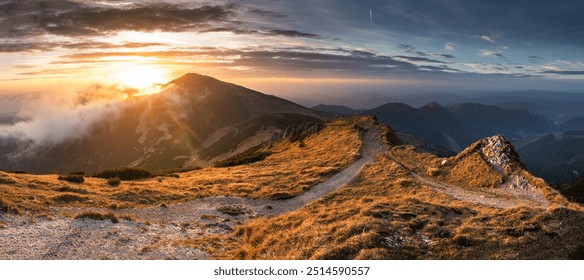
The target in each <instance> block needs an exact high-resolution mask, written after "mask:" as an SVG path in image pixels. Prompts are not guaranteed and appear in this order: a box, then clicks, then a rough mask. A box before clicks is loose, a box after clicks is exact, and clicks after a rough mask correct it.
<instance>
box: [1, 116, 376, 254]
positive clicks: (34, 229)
mask: <svg viewBox="0 0 584 280" xmlns="http://www.w3.org/2000/svg"><path fill="white" fill-rule="evenodd" d="M364 129H365V132H364V133H363V137H362V138H363V147H362V150H361V155H362V157H361V158H360V159H359V160H357V161H355V162H354V163H352V164H351V165H350V166H348V167H347V168H346V169H344V170H343V171H341V172H339V173H337V174H336V175H334V176H332V177H331V178H329V179H328V180H326V181H325V182H322V183H320V184H317V185H316V186H314V187H313V188H311V189H310V190H308V191H306V192H305V193H303V194H302V195H300V196H297V197H294V198H291V199H287V200H279V201H268V200H258V199H249V198H238V197H209V198H203V199H197V200H193V201H190V202H185V203H179V204H174V205H169V206H168V207H164V208H162V207H151V208H142V209H120V210H115V211H114V212H115V214H119V215H124V214H131V215H133V216H135V217H136V219H135V220H136V221H129V220H124V219H121V220H120V222H119V223H112V222H111V221H108V220H106V221H96V220H89V219H82V220H80V219H70V218H64V217H60V216H59V217H56V218H52V219H40V220H36V221H30V220H28V219H27V218H24V217H20V216H10V217H6V216H0V221H1V222H3V223H4V224H6V227H5V228H4V229H0V259H204V258H208V255H207V254H206V253H205V252H203V251H200V250H196V249H192V248H188V247H182V246H179V245H177V244H173V241H174V240H180V239H186V238H194V237H202V236H206V235H214V234H219V233H227V232H230V231H232V227H233V226H235V225H238V224H242V223H243V222H245V221H247V220H249V219H251V218H254V217H258V216H267V215H279V214H283V213H286V212H289V211H293V210H296V209H298V208H300V207H303V206H304V205H306V204H308V203H311V202H313V201H315V200H317V199H319V198H321V197H323V196H325V195H326V194H329V193H331V192H333V191H335V190H337V189H338V188H340V187H343V186H345V185H346V184H347V183H349V182H350V181H351V180H352V179H353V178H355V176H357V175H358V174H359V172H360V171H361V169H362V168H363V167H364V166H365V165H366V164H368V163H371V162H373V159H374V158H375V156H376V155H379V154H381V153H383V152H384V151H385V146H384V144H383V141H382V139H381V136H380V132H379V129H378V128H377V127H375V126H368V127H364ZM84 210H86V211H87V210H101V211H104V212H112V210H109V209H84ZM229 212H230V213H229Z"/></svg>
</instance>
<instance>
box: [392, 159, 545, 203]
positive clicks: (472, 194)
mask: <svg viewBox="0 0 584 280" xmlns="http://www.w3.org/2000/svg"><path fill="white" fill-rule="evenodd" d="M385 156H386V158H388V159H389V160H391V161H392V162H395V163H396V164H398V165H399V166H401V167H402V168H403V169H405V170H406V171H407V172H408V173H409V174H410V175H411V176H412V177H413V178H414V179H416V180H417V181H418V182H420V183H422V184H424V185H426V186H428V187H430V188H431V189H433V190H436V191H439V192H441V193H444V194H447V195H449V196H451V197H453V198H455V199H458V200H462V201H466V202H470V203H474V204H482V205H485V206H489V207H493V208H501V209H507V208H513V207H517V206H520V205H524V206H530V207H541V208H546V207H547V206H548V201H547V200H546V199H545V198H544V197H543V195H542V194H541V193H539V192H537V193H536V192H533V191H529V190H521V189H511V188H510V187H509V186H508V184H507V183H504V184H502V185H501V186H500V187H498V188H493V189H481V190H480V191H473V190H469V189H466V188H463V187H460V186H456V185H452V184H447V183H443V182H437V181H435V180H431V179H429V178H424V177H422V176H420V175H418V174H417V173H415V172H414V171H413V170H410V169H408V168H407V167H406V166H405V165H403V164H402V163H400V162H399V161H398V160H396V159H394V158H392V157H390V156H388V155H385ZM499 172H500V173H501V174H502V175H504V176H505V177H506V181H508V180H510V178H509V177H508V176H507V175H505V174H504V172H502V171H499Z"/></svg>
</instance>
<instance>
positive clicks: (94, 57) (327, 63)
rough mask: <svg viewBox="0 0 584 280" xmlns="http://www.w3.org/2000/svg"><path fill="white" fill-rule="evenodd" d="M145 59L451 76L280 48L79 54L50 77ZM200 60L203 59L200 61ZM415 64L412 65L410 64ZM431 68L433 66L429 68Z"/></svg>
mask: <svg viewBox="0 0 584 280" xmlns="http://www.w3.org/2000/svg"><path fill="white" fill-rule="evenodd" d="M130 56H137V57H138V56H139V57H148V58H156V59H157V60H158V61H159V62H160V63H164V62H165V61H166V62H168V63H171V64H174V65H176V64H177V61H181V63H182V64H181V65H185V66H187V65H190V66H205V67H220V68H229V67H245V68H246V69H249V70H248V72H256V73H257V72H261V73H267V74H271V73H274V71H277V72H306V71H314V72H319V71H320V72H322V73H323V75H327V74H330V73H336V74H339V73H344V74H347V75H362V74H368V75H383V74H388V73H416V72H428V71H434V72H455V71H456V70H454V69H451V68H449V67H447V66H445V65H435V64H436V63H440V64H444V62H442V61H438V60H432V59H428V58H424V57H409V56H395V57H392V56H385V55H378V54H375V53H372V52H367V51H362V50H352V49H339V48H330V49H327V48H314V49H313V48H302V47H296V48H288V49H286V48H282V49H262V48H251V47H250V48H244V49H219V48H200V49H188V50H187V49H176V50H168V51H139V52H134V51H113V52H107V51H99V52H82V53H75V54H68V55H63V56H61V57H60V60H58V61H55V62H53V65H55V66H56V69H57V70H56V71H57V72H53V71H51V73H52V74H63V73H64V72H63V71H66V70H65V69H61V68H60V67H58V66H59V64H61V65H70V64H75V63H80V64H88V65H90V64H92V63H95V64H101V63H104V62H107V61H110V60H111V61H115V59H116V58H117V57H125V58H127V57H130ZM200 57H206V58H207V59H206V60H205V61H201V60H200V59H199V58H200ZM412 62H416V64H414V63H412ZM429 64H434V65H429ZM42 72H43V71H42V70H38V71H37V70H33V71H27V72H25V73H21V75H37V74H40V73H42Z"/></svg>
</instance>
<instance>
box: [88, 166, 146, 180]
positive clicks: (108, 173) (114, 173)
mask: <svg viewBox="0 0 584 280" xmlns="http://www.w3.org/2000/svg"><path fill="white" fill-rule="evenodd" d="M93 176H94V177H97V178H103V179H110V178H115V177H118V178H120V180H139V179H148V178H152V177H154V174H153V173H152V172H151V171H150V170H148V169H144V168H140V167H122V168H117V169H106V170H104V171H101V172H99V173H97V174H95V175H93Z"/></svg>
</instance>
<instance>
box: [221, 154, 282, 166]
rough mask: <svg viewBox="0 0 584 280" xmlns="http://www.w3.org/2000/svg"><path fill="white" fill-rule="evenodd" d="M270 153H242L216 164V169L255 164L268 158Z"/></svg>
mask: <svg viewBox="0 0 584 280" xmlns="http://www.w3.org/2000/svg"><path fill="white" fill-rule="evenodd" d="M270 154H271V153H270V152H251V153H247V152H244V153H241V154H238V155H235V156H232V157H230V158H228V159H225V160H222V161H218V162H216V163H215V164H214V166H215V167H229V166H236V165H242V164H248V163H253V162H256V161H260V160H264V159H265V158H266V157H267V156H269V155H270Z"/></svg>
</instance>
